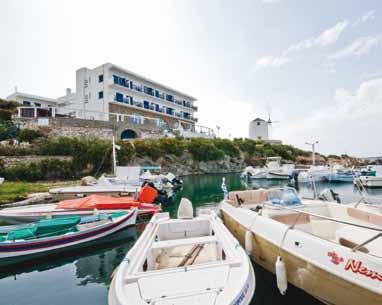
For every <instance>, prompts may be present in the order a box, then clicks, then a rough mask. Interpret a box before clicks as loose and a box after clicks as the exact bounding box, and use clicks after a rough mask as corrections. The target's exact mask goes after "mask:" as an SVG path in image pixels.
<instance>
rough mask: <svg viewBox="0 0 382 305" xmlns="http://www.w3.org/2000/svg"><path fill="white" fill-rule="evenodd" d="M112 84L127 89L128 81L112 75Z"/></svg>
mask: <svg viewBox="0 0 382 305" xmlns="http://www.w3.org/2000/svg"><path fill="white" fill-rule="evenodd" d="M113 82H114V84H118V85H121V86H124V87H126V88H129V80H128V79H126V78H123V77H119V76H118V75H113Z"/></svg>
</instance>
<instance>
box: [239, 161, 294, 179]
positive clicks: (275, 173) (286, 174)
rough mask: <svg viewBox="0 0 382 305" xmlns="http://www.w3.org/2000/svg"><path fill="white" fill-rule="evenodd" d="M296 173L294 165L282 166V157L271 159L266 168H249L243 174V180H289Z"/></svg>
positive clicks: (266, 163)
mask: <svg viewBox="0 0 382 305" xmlns="http://www.w3.org/2000/svg"><path fill="white" fill-rule="evenodd" d="M293 171H294V165H293V164H283V165H282V164H281V157H269V158H267V160H266V162H265V166H264V167H252V166H248V167H246V168H245V170H244V171H243V172H242V173H241V177H242V178H248V179H269V180H272V179H276V180H288V179H290V177H291V175H292V173H293Z"/></svg>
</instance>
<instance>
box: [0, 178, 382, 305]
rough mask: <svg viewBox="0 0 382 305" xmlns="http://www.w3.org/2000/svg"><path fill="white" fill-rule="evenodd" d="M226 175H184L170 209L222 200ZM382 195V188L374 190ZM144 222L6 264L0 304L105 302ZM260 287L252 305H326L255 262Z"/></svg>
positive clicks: (305, 189)
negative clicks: (281, 283) (281, 285)
mask: <svg viewBox="0 0 382 305" xmlns="http://www.w3.org/2000/svg"><path fill="white" fill-rule="evenodd" d="M224 176H225V177H226V178H227V186H228V189H229V190H239V189H254V188H259V187H264V188H268V187H277V186H285V185H286V184H287V182H285V181H264V180H256V181H252V182H246V181H243V180H242V179H240V177H239V175H224ZM222 177H223V175H203V176H192V177H186V178H184V187H183V190H182V191H180V192H178V193H177V195H176V200H175V203H174V204H173V205H171V206H170V207H167V208H165V210H168V211H169V212H170V213H171V214H172V215H175V213H176V210H177V205H178V203H179V201H180V198H181V197H186V198H189V199H190V200H191V201H192V202H193V204H194V206H195V207H200V206H203V205H205V204H213V203H215V204H216V203H217V202H219V201H220V200H221V199H222V197H223V195H222V191H221V188H220V186H221V181H222ZM325 188H332V189H333V190H334V191H335V192H337V193H339V194H340V197H341V200H342V202H343V203H348V202H354V201H357V200H358V199H359V198H360V195H359V193H358V192H357V190H356V189H355V188H354V186H353V185H352V184H351V183H336V184H328V183H319V184H317V189H318V191H320V190H323V189H325ZM299 192H300V193H301V194H302V195H304V196H312V191H311V188H310V187H309V186H308V185H304V186H300V189H299ZM371 194H372V195H380V196H381V197H382V190H374V191H372V193H371ZM142 230H143V227H142V226H137V227H135V228H131V229H127V230H124V231H122V232H119V233H116V234H114V236H112V237H109V238H107V239H106V240H103V241H99V242H97V243H93V244H90V245H89V246H88V247H86V248H82V249H78V250H73V251H71V252H70V253H65V254H60V255H52V256H49V257H44V258H43V259H40V260H37V261H33V262H31V263H27V264H22V265H19V266H17V267H16V268H12V269H9V268H5V267H0V268H2V269H0V296H1V301H0V304H4V305H5V304H7V305H48V304H49V305H52V304H54V305H61V304H62V305H64V304H65V305H66V304H71V305H77V304H82V305H87V304H89V305H90V304H91V305H105V304H107V293H108V287H109V284H110V281H111V276H112V273H113V271H114V269H115V268H116V267H117V266H118V265H119V263H120V262H121V260H122V259H123V257H124V255H125V254H126V252H127V251H128V250H129V248H131V247H132V246H133V245H134V242H135V240H136V239H137V238H138V236H139V234H140V232H142ZM255 273H256V291H255V297H254V300H253V302H252V304H256V305H277V304H304V305H315V304H321V303H320V302H319V301H317V300H315V299H314V298H312V297H311V296H309V295H307V294H306V293H304V292H303V291H301V290H299V289H297V288H294V287H290V286H289V287H288V291H287V294H286V296H281V295H280V294H279V292H278V289H277V286H276V279H275V277H274V276H273V275H272V274H270V273H269V272H267V271H265V270H263V269H262V268H260V267H258V266H255Z"/></svg>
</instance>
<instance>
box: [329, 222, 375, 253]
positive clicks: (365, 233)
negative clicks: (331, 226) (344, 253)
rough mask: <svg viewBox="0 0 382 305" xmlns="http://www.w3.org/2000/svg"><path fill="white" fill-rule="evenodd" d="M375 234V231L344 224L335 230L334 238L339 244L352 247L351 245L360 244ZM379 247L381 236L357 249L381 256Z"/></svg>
mask: <svg viewBox="0 0 382 305" xmlns="http://www.w3.org/2000/svg"><path fill="white" fill-rule="evenodd" d="M377 234H378V232H377V231H369V230H365V229H362V228H357V227H349V226H344V227H342V228H340V229H338V230H337V231H336V239H337V241H338V243H340V244H341V245H343V246H345V247H349V248H354V247H353V245H360V244H362V243H364V242H365V241H367V240H368V239H370V238H372V237H373V236H375V235H377ZM381 249H382V237H379V238H377V239H375V240H373V241H371V242H370V243H368V244H366V245H364V246H363V247H362V248H361V249H360V250H359V251H361V252H366V253H370V254H374V255H378V256H381Z"/></svg>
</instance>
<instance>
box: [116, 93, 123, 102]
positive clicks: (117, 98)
mask: <svg viewBox="0 0 382 305" xmlns="http://www.w3.org/2000/svg"><path fill="white" fill-rule="evenodd" d="M115 99H116V101H117V102H123V94H122V93H119V92H117V93H116V94H115Z"/></svg>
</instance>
